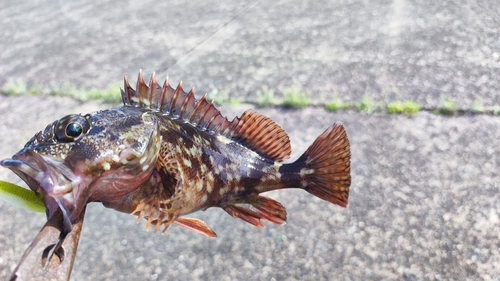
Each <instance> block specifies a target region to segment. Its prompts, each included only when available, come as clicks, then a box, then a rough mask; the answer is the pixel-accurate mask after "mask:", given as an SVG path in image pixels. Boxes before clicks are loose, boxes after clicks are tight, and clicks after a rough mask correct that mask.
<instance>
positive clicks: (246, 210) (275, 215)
mask: <svg viewBox="0 0 500 281" xmlns="http://www.w3.org/2000/svg"><path fill="white" fill-rule="evenodd" d="M222 208H223V209H224V211H226V212H227V213H228V214H230V215H231V216H232V217H234V218H240V219H242V220H244V221H246V222H248V223H251V224H253V225H255V226H258V227H264V225H263V224H262V222H261V221H260V220H261V219H266V220H268V221H270V222H273V223H276V224H283V223H284V222H285V221H286V210H285V207H283V205H281V203H279V202H278V201H275V200H273V199H271V198H267V197H264V196H259V195H255V196H253V197H247V198H242V199H237V200H234V201H230V202H228V203H226V204H225V205H224V206H222Z"/></svg>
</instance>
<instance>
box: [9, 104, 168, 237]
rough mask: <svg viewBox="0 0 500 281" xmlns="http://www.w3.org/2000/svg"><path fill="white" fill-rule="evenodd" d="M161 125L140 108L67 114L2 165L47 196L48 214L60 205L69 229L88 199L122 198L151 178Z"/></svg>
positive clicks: (45, 199)
mask: <svg viewBox="0 0 500 281" xmlns="http://www.w3.org/2000/svg"><path fill="white" fill-rule="evenodd" d="M157 123H158V122H157V118H156V116H155V115H154V114H151V113H148V112H142V111H140V110H139V109H136V108H124V107H122V108H118V109H115V110H107V111H100V112H95V113H92V114H87V115H79V114H72V115H68V116H65V117H63V118H61V119H59V120H57V121H55V122H53V123H51V124H49V125H48V126H47V127H46V128H45V130H43V131H40V132H38V133H37V134H36V135H35V136H34V137H33V138H31V140H30V141H28V143H27V144H26V145H25V146H24V148H23V149H22V150H20V151H19V152H18V153H16V154H15V155H14V156H13V157H12V158H11V159H4V160H2V161H0V165H2V166H4V167H7V168H9V169H11V170H12V171H14V172H15V173H16V174H17V175H18V176H19V177H21V179H23V180H24V181H25V182H26V184H27V185H28V186H29V187H30V188H31V189H32V190H34V191H36V192H38V193H40V194H42V195H43V197H44V202H45V206H46V212H47V216H48V217H50V216H51V215H52V214H53V213H54V212H55V211H56V210H57V208H58V207H60V208H61V210H62V211H63V215H64V225H65V227H66V228H67V229H70V227H71V225H72V223H73V222H74V221H75V220H76V219H77V218H78V216H79V214H80V213H81V211H82V209H83V207H84V206H85V205H86V204H87V203H88V202H92V201H99V202H112V201H116V200H120V199H121V198H123V197H124V196H126V195H127V194H129V193H131V192H133V191H134V190H135V189H137V188H138V187H139V186H140V185H141V184H142V183H143V182H145V181H147V180H148V178H149V177H150V175H151V173H152V171H153V169H154V168H155V166H156V160H157V157H158V153H159V150H160V146H161V135H160V134H159V130H158V125H157Z"/></svg>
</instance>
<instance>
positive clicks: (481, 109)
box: [471, 99, 485, 113]
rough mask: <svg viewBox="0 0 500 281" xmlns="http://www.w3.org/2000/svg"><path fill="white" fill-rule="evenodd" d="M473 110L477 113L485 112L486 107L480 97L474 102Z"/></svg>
mask: <svg viewBox="0 0 500 281" xmlns="http://www.w3.org/2000/svg"><path fill="white" fill-rule="evenodd" d="M471 111H472V112H475V113H484V111H485V109H484V105H483V101H482V100H480V99H477V100H475V101H474V102H472V104H471Z"/></svg>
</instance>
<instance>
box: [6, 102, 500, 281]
mask: <svg viewBox="0 0 500 281" xmlns="http://www.w3.org/2000/svg"><path fill="white" fill-rule="evenodd" d="M20 105H27V106H29V108H31V112H33V113H34V114H35V116H34V117H29V118H28V117H26V116H25V115H23V110H22V109H20ZM97 108H103V106H102V105H98V104H78V103H77V102H75V101H72V100H69V99H60V98H49V99H46V100H42V99H40V98H38V97H30V98H24V97H16V98H12V97H11V98H6V97H0V109H1V110H0V112H2V115H1V118H2V120H3V121H2V123H0V129H1V131H2V132H4V134H5V132H7V135H4V137H3V138H1V139H0V149H1V151H0V155H2V157H8V156H10V155H11V154H13V153H14V152H15V151H17V150H18V149H20V148H21V147H22V145H23V143H24V142H26V141H27V140H28V139H29V137H30V136H31V135H32V134H34V133H35V132H36V131H37V130H39V129H42V128H44V127H45V125H46V124H47V123H49V122H51V121H53V119H54V118H55V116H61V115H64V114H66V113H69V112H87V111H89V110H93V109H97ZM246 108H247V106H244V105H241V106H238V107H231V108H227V107H226V108H224V111H223V112H224V113H226V114H228V115H229V116H231V117H232V116H235V115H239V114H241V112H243V111H244V109H246ZM6 109H9V110H6ZM7 111H9V112H7ZM260 111H262V112H263V113H264V114H266V115H268V116H269V117H270V118H272V119H273V120H276V122H277V123H278V124H280V125H281V126H282V127H283V128H284V129H285V130H286V131H287V132H288V133H289V134H290V138H291V141H292V148H293V156H292V159H293V158H296V157H298V156H299V155H300V154H301V153H302V152H303V151H304V150H305V149H306V148H307V146H308V145H309V144H310V143H312V141H313V140H314V139H315V138H316V136H317V135H319V134H320V133H321V132H322V131H323V130H324V129H325V128H326V127H328V126H329V125H330V124H331V123H333V122H334V121H337V120H338V121H342V122H343V123H344V125H345V126H346V129H347V132H348V134H349V138H350V141H351V145H352V177H353V182H352V191H351V195H350V205H349V207H348V208H347V209H342V208H339V207H337V206H334V205H332V204H329V203H327V202H324V201H321V200H320V199H317V198H314V197H313V196H311V195H309V194H307V193H306V192H304V191H301V190H283V191H276V192H272V193H269V196H271V197H272V198H274V199H277V200H279V201H280V202H281V203H283V205H284V206H285V207H286V208H287V210H288V217H289V219H288V222H287V224H286V225H284V226H277V225H273V224H271V223H265V224H266V228H264V229H261V228H256V227H254V226H251V225H249V224H247V223H245V222H243V221H241V220H235V219H233V218H232V217H230V216H229V215H228V214H226V213H225V212H224V211H222V210H220V209H209V210H207V211H206V212H199V213H196V214H195V215H194V216H195V217H198V218H201V219H203V220H205V221H206V222H207V224H208V225H209V226H211V227H212V228H213V229H214V230H215V231H216V232H217V234H218V237H217V238H207V237H204V236H202V235H200V234H196V233H192V232H189V231H187V230H185V229H181V228H179V227H176V226H172V227H171V228H170V229H169V230H168V231H167V232H166V234H165V235H161V234H158V233H156V234H154V233H152V232H151V231H149V232H146V231H144V223H140V224H139V225H136V224H135V217H132V216H130V215H127V214H120V213H117V212H115V211H112V210H108V209H105V208H104V207H102V206H101V205H100V204H98V203H94V204H90V206H89V208H88V210H87V216H86V221H85V223H84V230H83V233H82V237H81V243H80V247H79V251H78V256H77V260H76V264H75V269H74V272H73V278H72V279H73V280H273V278H274V279H275V280H401V279H405V280H434V279H442V280H498V279H499V278H500V267H499V264H500V254H499V252H498V251H497V250H496V249H498V248H499V246H500V244H499V243H500V242H499V241H500V219H499V216H500V205H499V204H498V202H499V201H500V195H499V193H498V190H499V183H498V180H497V178H498V176H497V172H498V170H499V168H500V158H499V157H498V155H499V147H500V119H499V118H495V117H488V116H464V117H459V118H447V117H442V116H436V115H430V114H426V113H421V114H418V115H417V116H415V117H413V118H408V117H404V116H394V115H385V114H372V115H368V114H366V115H365V114H360V113H354V112H342V113H329V112H325V111H323V110H322V109H317V108H307V109H303V110H284V109H274V108H266V109H260ZM0 178H2V179H7V180H11V181H14V182H18V183H19V181H18V180H17V178H16V177H15V176H14V175H13V174H12V173H10V172H8V171H7V170H6V169H1V170H0ZM0 211H1V212H2V220H0V253H2V254H1V255H0V269H1V270H0V279H2V280H3V279H6V277H7V276H8V275H9V274H10V271H11V270H12V269H13V268H14V266H15V264H16V262H17V261H18V260H19V258H20V257H21V255H22V253H23V251H24V249H25V248H26V247H27V245H28V244H29V242H30V241H31V239H32V238H33V237H34V236H35V234H36V232H37V231H38V229H39V228H40V227H41V226H42V225H43V223H44V220H45V218H44V216H43V215H41V214H37V215H33V214H31V213H28V212H25V211H22V210H19V209H16V208H15V207H11V206H9V205H7V204H5V203H3V202H0Z"/></svg>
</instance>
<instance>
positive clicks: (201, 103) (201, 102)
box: [188, 88, 207, 126]
mask: <svg viewBox="0 0 500 281" xmlns="http://www.w3.org/2000/svg"><path fill="white" fill-rule="evenodd" d="M193 89H194V88H193ZM206 100H207V94H204V95H203V97H202V98H201V99H200V100H199V101H198V102H197V103H196V106H195V108H194V110H193V112H192V113H191V115H190V116H189V118H188V121H189V123H192V124H193V125H195V126H197V125H198V124H199V122H200V120H201V119H202V118H203V115H200V116H199V118H198V120H195V118H196V117H197V114H198V111H200V110H201V108H202V107H203V106H204V105H206V103H207V101H206ZM206 112H207V111H206V110H205V113H206Z"/></svg>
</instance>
